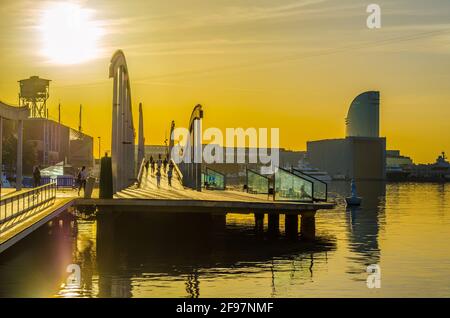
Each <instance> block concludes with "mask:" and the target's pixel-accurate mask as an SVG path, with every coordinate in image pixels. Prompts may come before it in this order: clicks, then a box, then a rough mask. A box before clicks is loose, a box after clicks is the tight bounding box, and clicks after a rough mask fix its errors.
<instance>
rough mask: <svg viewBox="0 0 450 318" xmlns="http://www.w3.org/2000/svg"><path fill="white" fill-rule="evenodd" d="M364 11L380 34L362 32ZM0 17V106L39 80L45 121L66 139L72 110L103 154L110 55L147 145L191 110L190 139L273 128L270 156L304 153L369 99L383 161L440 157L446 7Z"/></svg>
mask: <svg viewBox="0 0 450 318" xmlns="http://www.w3.org/2000/svg"><path fill="white" fill-rule="evenodd" d="M370 3H377V4H379V5H380V6H381V10H382V27H381V29H373V30H371V29H368V28H367V26H366V19H367V16H368V13H366V7H367V5H368V4H370ZM71 8H72V9H73V8H76V10H75V11H76V14H77V16H76V19H75V23H76V22H77V21H78V22H79V21H81V22H82V23H81V25H76V26H75V30H77V32H78V31H79V32H78V33H77V32H71V30H73V29H70V28H68V27H67V25H66V24H67V21H68V20H70V19H71V18H73V16H72V15H73V10H72V9H71ZM71 10H72V11H71ZM0 12H1V16H2V18H1V19H0V28H1V30H2V31H1V33H0V52H1V54H0V66H1V70H2V71H1V74H0V100H2V101H3V102H6V103H9V104H14V105H16V104H18V83H17V81H18V80H20V79H24V78H28V77H29V76H31V75H39V76H40V77H43V78H48V79H51V80H52V82H51V86H50V96H51V97H50V99H49V101H48V104H49V110H50V117H51V118H54V119H56V118H57V106H58V103H59V102H60V103H61V105H62V110H63V113H62V121H63V123H65V124H68V125H70V126H72V127H74V128H75V127H77V126H78V108H79V105H80V104H83V108H84V120H83V130H84V131H85V132H86V133H88V134H90V135H92V136H94V137H95V139H96V142H97V138H96V137H97V136H101V137H102V148H103V150H109V149H110V134H111V103H112V80H111V79H108V67H109V61H110V58H111V56H112V54H113V53H114V51H115V50H117V49H122V50H123V51H124V53H125V55H126V58H127V63H128V68H129V74H130V79H131V90H132V91H131V94H132V100H133V111H134V116H135V121H134V122H135V127H136V129H137V123H138V121H137V115H138V113H137V110H138V104H139V102H142V103H143V105H144V118H145V138H146V143H147V144H161V143H163V141H164V137H165V133H167V134H168V133H169V127H170V121H171V120H172V119H174V120H175V121H176V124H177V126H186V125H187V121H188V119H189V116H190V112H191V110H192V108H193V107H194V106H195V105H196V104H198V103H200V104H202V105H203V107H204V111H205V118H204V128H207V127H219V128H226V127H243V128H247V127H267V128H270V127H279V128H280V145H281V146H282V147H285V148H289V149H295V150H304V149H305V148H306V141H307V140H317V139H323V138H340V137H343V136H344V133H345V125H344V119H345V117H346V114H347V110H348V106H349V105H350V103H351V101H352V100H353V98H354V97H355V96H356V95H358V94H359V93H361V92H363V91H367V90H379V91H380V93H381V107H380V108H381V118H380V119H381V120H380V122H381V134H382V135H383V136H386V138H387V147H388V148H389V149H400V150H401V152H402V153H403V154H405V155H409V156H411V157H412V158H413V159H414V161H415V162H419V163H420V162H432V161H434V159H435V158H436V157H437V155H438V154H439V153H440V152H441V151H447V152H448V153H449V155H450V124H449V122H450V121H449V119H450V1H448V0H430V1H423V0H398V1H387V0H385V1H381V0H373V1H372V0H371V1H362V0H329V1H327V0H277V1H273V0H271V1H268V0H252V1H250V0H189V1H186V0H147V1H138V0H127V1H123V0H120V1H119V0H85V1H41V0H14V1H12V0H11V1H8V0H1V1H0ZM77 19H78V20H77ZM95 149H97V144H96V145H95ZM95 154H96V155H97V151H95Z"/></svg>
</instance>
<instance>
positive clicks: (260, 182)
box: [247, 169, 269, 194]
mask: <svg viewBox="0 0 450 318" xmlns="http://www.w3.org/2000/svg"><path fill="white" fill-rule="evenodd" d="M247 192H248V193H253V194H268V193H269V178H267V177H265V176H263V175H261V174H259V173H257V172H255V171H252V170H248V169H247Z"/></svg>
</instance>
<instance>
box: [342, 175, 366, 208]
mask: <svg viewBox="0 0 450 318" xmlns="http://www.w3.org/2000/svg"><path fill="white" fill-rule="evenodd" d="M350 187H351V193H352V195H351V196H349V197H346V198H345V202H347V205H349V206H358V205H361V201H362V198H361V197H358V195H357V193H356V183H355V180H353V179H352V182H351V185H350Z"/></svg>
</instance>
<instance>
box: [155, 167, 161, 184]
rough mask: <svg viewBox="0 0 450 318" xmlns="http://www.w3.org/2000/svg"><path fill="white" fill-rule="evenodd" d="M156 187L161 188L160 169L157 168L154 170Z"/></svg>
mask: <svg viewBox="0 0 450 318" xmlns="http://www.w3.org/2000/svg"><path fill="white" fill-rule="evenodd" d="M156 185H157V186H158V188H159V187H160V186H161V169H160V168H158V169H157V170H156Z"/></svg>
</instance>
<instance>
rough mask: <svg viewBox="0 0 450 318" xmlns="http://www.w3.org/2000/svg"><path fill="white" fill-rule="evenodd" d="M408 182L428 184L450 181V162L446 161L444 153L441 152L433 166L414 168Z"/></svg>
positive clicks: (417, 166)
mask: <svg viewBox="0 0 450 318" xmlns="http://www.w3.org/2000/svg"><path fill="white" fill-rule="evenodd" d="M409 180H412V181H430V182H448V181H450V162H448V161H447V157H446V156H445V152H442V153H441V155H439V156H438V157H437V159H436V162H435V163H433V164H428V165H416V166H414V167H413V171H412V173H411V176H410V178H409Z"/></svg>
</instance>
